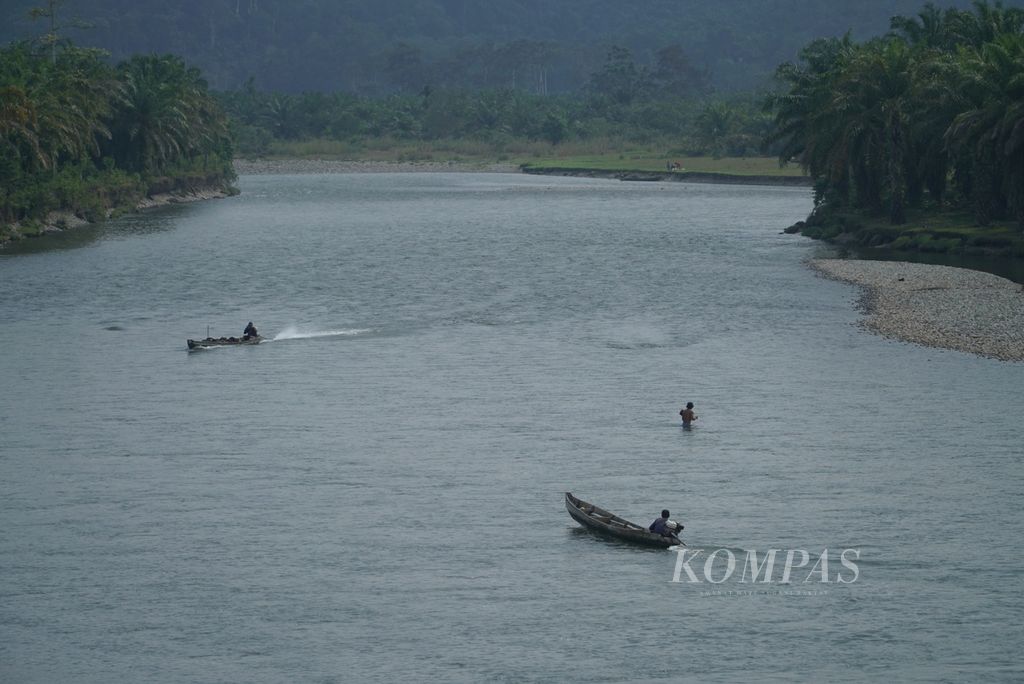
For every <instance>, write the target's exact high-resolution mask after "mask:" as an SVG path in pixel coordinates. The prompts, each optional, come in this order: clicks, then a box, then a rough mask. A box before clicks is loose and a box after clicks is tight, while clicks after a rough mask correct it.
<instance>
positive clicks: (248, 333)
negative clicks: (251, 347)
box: [242, 321, 259, 340]
mask: <svg viewBox="0 0 1024 684" xmlns="http://www.w3.org/2000/svg"><path fill="white" fill-rule="evenodd" d="M254 337H259V333H258V332H256V326H255V325H253V324H252V321H249V325H247V326H245V332H244V333H242V339H245V340H251V339H252V338H254Z"/></svg>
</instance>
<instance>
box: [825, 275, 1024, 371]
mask: <svg viewBox="0 0 1024 684" xmlns="http://www.w3.org/2000/svg"><path fill="white" fill-rule="evenodd" d="M810 265H811V267H812V268H814V269H815V270H817V271H818V272H819V273H821V274H823V275H825V276H826V277H829V278H833V279H836V280H842V281H845V282H848V283H853V284H856V285H860V286H862V287H863V288H864V289H865V298H864V300H863V304H864V307H865V309H866V311H867V313H868V315H869V317H868V318H867V319H866V320H865V321H864V323H863V325H864V326H865V327H866V328H868V329H870V330H873V331H874V332H877V333H879V334H881V335H884V336H886V337H891V338H894V339H899V340H904V341H906V342H914V343H917V344H922V345H925V346H929V347H939V348H942V349H955V350H958V351H964V352H968V353H971V354H979V355H981V356H988V357H992V358H996V359H1002V360H1005V361H1024V287H1022V286H1021V285H1018V284H1017V283H1014V282H1012V281H1010V280H1007V279H1005V278H1000V277H999V276H994V275H992V274H990V273H982V272H980V271H970V270H967V269H963V268H953V267H950V266H931V265H928V264H912V263H907V262H903V261H856V260H845V259H817V260H814V261H811V262H810Z"/></svg>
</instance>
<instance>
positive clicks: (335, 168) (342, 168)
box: [234, 158, 519, 176]
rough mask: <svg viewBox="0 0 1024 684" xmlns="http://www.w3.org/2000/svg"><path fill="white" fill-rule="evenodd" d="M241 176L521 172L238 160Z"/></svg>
mask: <svg viewBox="0 0 1024 684" xmlns="http://www.w3.org/2000/svg"><path fill="white" fill-rule="evenodd" d="M234 164H235V173H237V174H238V175H239V176H249V175H268V174H281V175H292V174H319V173H417V172H419V173H424V172H429V173H519V165H518V164H514V163H511V162H490V161H377V160H342V159H313V158H310V159H235V162H234Z"/></svg>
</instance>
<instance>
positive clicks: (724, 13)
mask: <svg viewBox="0 0 1024 684" xmlns="http://www.w3.org/2000/svg"><path fill="white" fill-rule="evenodd" d="M46 4H47V3H46V2H45V0H2V1H0V41H2V42H4V43H6V42H8V41H10V40H14V39H20V38H28V37H33V36H38V35H40V34H42V33H44V32H45V30H46V28H45V26H44V22H42V21H39V22H33V21H31V20H30V19H29V18H28V17H29V11H30V9H31V8H33V7H39V6H45V5H46ZM936 4H937V5H938V6H940V7H948V6H957V7H967V6H969V4H970V3H969V2H968V1H967V0H952V1H949V0H947V1H946V2H937V3H936ZM836 5H837V3H831V2H823V1H821V0H757V1H756V2H752V1H751V0H718V1H717V2H698V1H697V0H645V1H644V2H623V1H622V0H487V2H481V1H480V0H305V1H299V0H182V1H180V2H156V1H155V0H66V1H65V2H63V3H59V6H58V20H59V21H58V24H61V23H63V24H65V25H67V26H68V28H67V29H66V30H64V31H62V32H61V33H62V34H64V35H67V36H69V37H71V38H72V39H74V40H75V41H76V42H77V43H79V44H82V45H91V46H97V47H101V48H104V49H106V50H109V51H110V52H111V53H112V55H113V57H114V58H115V59H121V58H124V57H127V56H129V55H132V54H137V53H150V52H157V53H165V52H171V53H175V54H179V55H181V56H183V57H184V58H185V59H186V60H187V61H188V62H189V63H191V64H193V65H195V66H198V67H200V68H201V69H202V70H203V73H204V74H205V75H206V77H207V78H208V80H209V82H210V84H211V86H212V87H214V88H217V89H235V88H238V87H240V86H241V85H242V84H244V83H245V82H246V81H247V80H248V79H249V78H252V79H253V84H254V85H255V87H257V88H259V89H264V90H277V91H282V92H299V91H307V90H312V91H336V90H344V91H349V92H354V93H361V94H384V93H388V92H394V91H406V92H416V91H418V90H421V89H422V88H423V87H424V86H430V87H431V88H437V87H465V88H495V87H511V88H518V89H523V90H529V91H533V92H549V93H556V92H570V91H575V90H579V89H580V88H582V87H584V85H585V83H586V81H587V78H588V76H589V75H590V74H591V73H593V72H594V71H595V70H597V69H598V68H599V67H600V65H601V64H602V63H603V62H604V59H605V55H606V53H607V51H608V49H609V48H610V47H611V46H613V45H617V46H621V47H625V48H627V49H629V50H631V51H632V53H633V56H634V58H635V59H636V61H637V62H638V63H639V64H644V65H653V64H654V62H655V55H656V53H657V52H658V51H659V50H661V49H663V48H665V47H667V46H670V45H678V46H679V47H680V48H681V49H682V51H683V52H684V53H685V55H686V56H687V58H688V59H689V60H690V62H691V63H692V64H693V65H694V66H695V68H700V69H705V70H706V71H707V73H708V75H709V77H710V80H711V83H712V85H713V86H714V87H715V88H716V89H717V90H720V91H730V90H747V89H751V88H756V87H759V86H762V85H764V84H765V83H766V81H767V79H768V78H769V76H770V75H771V73H772V72H773V70H774V68H775V67H776V65H778V64H779V63H780V62H783V61H786V60H790V59H793V58H794V57H795V56H796V53H797V51H798V50H799V49H800V48H801V47H803V46H804V45H805V44H807V42H809V41H810V40H812V39H814V38H819V37H828V36H838V35H842V34H844V33H846V32H847V31H850V32H852V34H853V36H854V37H855V38H866V37H869V36H872V35H879V34H882V33H884V32H885V31H886V30H888V28H889V19H890V17H891V16H892V15H905V16H910V15H915V14H916V13H917V12H918V11H919V10H920V9H921V8H922V7H923V5H924V3H923V2H920V1H919V0H860V2H857V3H851V4H849V5H844V6H841V7H839V8H837V7H836ZM1003 5H1004V6H1007V7H1011V6H1024V0H1008V1H1005V2H1003ZM73 19H79V20H82V21H83V22H87V23H89V24H91V25H92V28H89V29H77V28H73V27H71V23H72V20H73Z"/></svg>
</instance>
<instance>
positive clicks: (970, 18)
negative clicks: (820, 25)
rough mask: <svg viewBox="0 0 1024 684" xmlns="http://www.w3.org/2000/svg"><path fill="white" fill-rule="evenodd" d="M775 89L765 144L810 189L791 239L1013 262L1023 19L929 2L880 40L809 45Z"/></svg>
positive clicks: (1023, 250)
mask: <svg viewBox="0 0 1024 684" xmlns="http://www.w3.org/2000/svg"><path fill="white" fill-rule="evenodd" d="M778 77H779V79H780V80H781V81H782V82H783V83H784V84H786V86H787V88H786V89H784V90H783V91H781V92H779V93H777V94H775V95H773V96H772V97H770V98H769V102H768V106H769V107H770V109H771V111H772V112H773V115H774V126H773V129H772V132H771V134H770V136H769V139H770V140H771V141H772V142H774V143H776V144H781V146H782V148H781V151H780V155H779V156H780V159H782V160H785V161H790V160H795V161H797V162H799V163H800V165H801V166H802V167H803V168H804V169H806V170H807V172H808V173H809V174H810V175H811V177H812V178H813V179H814V183H815V209H814V211H813V213H812V214H811V216H810V217H809V218H808V220H807V221H806V222H801V223H798V224H797V225H796V226H794V227H793V228H792V229H791V230H793V231H798V230H801V231H802V232H803V234H804V235H807V236H809V237H816V238H825V239H830V240H839V241H846V242H854V243H859V244H863V245H869V246H881V245H885V246H890V247H893V248H896V249H916V250H921V251H935V252H981V253H997V254H1002V255H1010V256H1016V257H1024V233H1022V231H1024V11H1022V10H1020V9H1015V8H1009V9H1004V8H1003V7H1002V6H1001V5H999V4H998V3H997V4H995V5H989V4H988V3H985V2H976V3H975V5H974V8H973V10H972V11H964V10H957V9H947V10H940V9H938V8H936V7H935V6H934V5H931V4H929V5H926V6H925V8H924V9H923V10H922V11H921V12H920V14H919V15H918V16H916V17H913V18H906V17H896V18H894V19H893V20H892V30H891V31H890V33H889V34H888V35H886V36H884V37H880V38H876V39H873V40H870V41H867V42H865V43H856V42H854V41H852V40H850V38H849V37H848V36H847V37H845V38H842V39H831V40H818V41H814V42H813V43H811V44H810V45H808V46H807V47H806V48H805V49H804V50H803V51H802V53H801V55H800V61H799V62H798V63H796V64H784V65H783V66H781V67H780V68H779V70H778Z"/></svg>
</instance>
